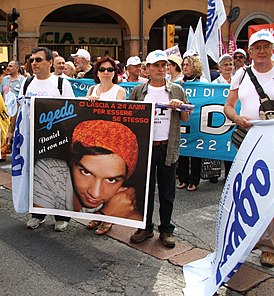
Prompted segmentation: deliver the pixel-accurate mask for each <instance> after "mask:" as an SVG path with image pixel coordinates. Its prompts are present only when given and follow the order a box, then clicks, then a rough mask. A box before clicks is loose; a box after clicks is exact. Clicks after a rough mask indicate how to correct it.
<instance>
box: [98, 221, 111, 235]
mask: <svg viewBox="0 0 274 296" xmlns="http://www.w3.org/2000/svg"><path fill="white" fill-rule="evenodd" d="M111 227H112V223H107V222H102V223H101V225H100V226H99V227H98V228H97V230H96V231H95V234H97V235H103V234H106V233H107V232H109V231H110V229H111Z"/></svg>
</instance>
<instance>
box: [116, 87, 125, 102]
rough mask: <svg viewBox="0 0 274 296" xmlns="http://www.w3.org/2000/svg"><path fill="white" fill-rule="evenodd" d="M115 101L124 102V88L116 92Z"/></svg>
mask: <svg viewBox="0 0 274 296" xmlns="http://www.w3.org/2000/svg"><path fill="white" fill-rule="evenodd" d="M116 100H126V91H125V89H124V88H120V89H119V90H118V93H117V97H116Z"/></svg>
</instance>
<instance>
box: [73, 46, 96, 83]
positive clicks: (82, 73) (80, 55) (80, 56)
mask: <svg viewBox="0 0 274 296" xmlns="http://www.w3.org/2000/svg"><path fill="white" fill-rule="evenodd" d="M71 56H72V57H73V58H74V64H75V67H76V71H77V72H78V74H77V78H91V79H93V73H94V69H93V67H92V66H91V64H90V53H89V52H88V51H87V50H85V49H82V48H80V49H78V50H77V52H76V53H73V54H71Z"/></svg>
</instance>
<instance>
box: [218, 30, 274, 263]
mask: <svg viewBox="0 0 274 296" xmlns="http://www.w3.org/2000/svg"><path fill="white" fill-rule="evenodd" d="M273 43H274V38H273V35H272V32H270V31H266V30H260V31H258V32H256V33H254V34H252V35H251V37H250V39H249V43H248V47H249V55H250V57H251V58H252V60H253V63H252V66H251V70H252V72H253V73H254V75H255V76H256V77H257V79H258V82H259V83H260V84H261V86H262V87H263V90H264V92H265V93H266V94H267V95H268V97H269V98H270V99H271V100H274V87H273V81H274V66H273V64H272V61H271V56H272V51H273ZM238 99H239V100H240V101H241V112H240V115H238V114H237V112H236V111H235V106H236V104H237V101H238ZM259 107H260V100H259V95H258V92H257V91H256V88H255V86H254V84H253V83H252V81H251V80H250V77H249V75H248V74H245V71H244V69H243V68H242V69H239V70H238V71H237V72H236V74H235V75H234V77H233V78H232V81H231V87H230V92H229V95H228V98H227V101H226V104H225V107H224V111H225V114H226V116H227V117H228V118H229V119H230V120H231V121H233V122H235V123H236V124H237V125H239V126H240V127H242V128H249V127H251V123H250V120H256V119H260V117H259ZM257 246H258V247H259V248H260V249H261V251H262V254H261V264H262V265H264V266H267V267H273V266H274V220H273V219H272V222H271V223H270V224H269V226H268V228H267V229H266V231H265V232H264V234H263V235H262V237H261V238H260V240H259V242H258V243H257Z"/></svg>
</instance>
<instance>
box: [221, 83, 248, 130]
mask: <svg viewBox="0 0 274 296" xmlns="http://www.w3.org/2000/svg"><path fill="white" fill-rule="evenodd" d="M237 102H238V88H237V89H234V90H230V92H229V94H228V97H227V100H226V103H225V106H224V113H225V115H226V116H227V118H228V119H230V120H231V121H233V122H235V123H236V124H237V125H239V126H241V127H243V128H248V127H250V126H251V124H250V122H249V118H248V117H245V116H240V115H238V114H237V112H236V110H235V107H236V104H237Z"/></svg>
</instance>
